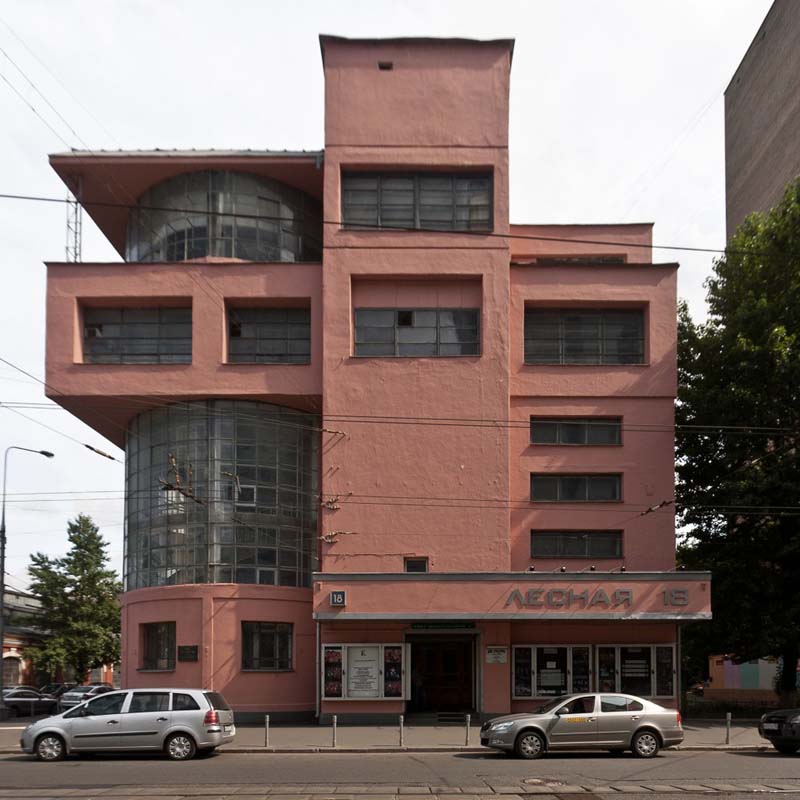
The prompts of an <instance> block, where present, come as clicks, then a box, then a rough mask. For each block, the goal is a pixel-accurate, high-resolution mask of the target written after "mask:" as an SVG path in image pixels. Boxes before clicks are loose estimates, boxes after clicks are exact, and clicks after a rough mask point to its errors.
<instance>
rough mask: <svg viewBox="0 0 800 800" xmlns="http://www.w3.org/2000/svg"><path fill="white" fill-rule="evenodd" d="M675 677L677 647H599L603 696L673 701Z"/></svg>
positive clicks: (600, 682) (600, 685)
mask: <svg viewBox="0 0 800 800" xmlns="http://www.w3.org/2000/svg"><path fill="white" fill-rule="evenodd" d="M675 674H676V667H675V647H674V645H671V644H666V645H660V644H656V645H619V646H614V645H599V646H598V647H597V688H598V690H599V691H601V692H625V693H626V694H635V695H639V696H641V697H673V696H674V695H675Z"/></svg>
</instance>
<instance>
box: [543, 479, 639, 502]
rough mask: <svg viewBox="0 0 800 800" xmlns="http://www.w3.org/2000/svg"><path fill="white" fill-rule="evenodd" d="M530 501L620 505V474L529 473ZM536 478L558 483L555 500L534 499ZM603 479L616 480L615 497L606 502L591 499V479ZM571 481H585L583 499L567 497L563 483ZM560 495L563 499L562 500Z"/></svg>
mask: <svg viewBox="0 0 800 800" xmlns="http://www.w3.org/2000/svg"><path fill="white" fill-rule="evenodd" d="M530 476H531V478H530V500H531V503H622V502H623V500H622V473H621V472H587V473H572V472H553V473H548V472H531V474H530ZM536 478H541V479H556V480H557V481H558V483H557V484H556V497H555V498H548V499H535V498H534V492H533V482H534V480H535V479H536ZM603 478H616V480H617V485H616V497H615V498H613V499H606V500H598V499H592V498H591V496H590V495H591V492H590V481H591V480H592V479H603ZM571 479H585V480H586V491H585V493H584V494H585V499H575V498H573V497H567V496H566V494H567V492H566V491H565V483H564V482H565V481H567V480H571ZM562 495H564V496H563V498H562Z"/></svg>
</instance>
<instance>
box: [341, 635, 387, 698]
mask: <svg viewBox="0 0 800 800" xmlns="http://www.w3.org/2000/svg"><path fill="white" fill-rule="evenodd" d="M380 651H381V648H380V645H359V646H357V647H348V648H347V696H348V697H352V698H354V699H355V698H361V699H365V698H377V697H380V696H381V682H380V667H379V663H380V662H379V658H380Z"/></svg>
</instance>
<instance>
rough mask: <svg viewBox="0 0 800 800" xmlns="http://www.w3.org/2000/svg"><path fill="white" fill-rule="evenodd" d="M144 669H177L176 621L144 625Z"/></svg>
mask: <svg viewBox="0 0 800 800" xmlns="http://www.w3.org/2000/svg"><path fill="white" fill-rule="evenodd" d="M142 669H175V623H174V622H149V623H147V624H146V625H142Z"/></svg>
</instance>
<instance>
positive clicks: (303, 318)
mask: <svg viewBox="0 0 800 800" xmlns="http://www.w3.org/2000/svg"><path fill="white" fill-rule="evenodd" d="M259 314H261V315H263V316H262V318H260V319H259V318H257V317H258V315H259ZM281 316H283V317H284V319H278V317H281ZM248 317H251V318H250V319H248ZM273 318H274V319H273ZM227 324H228V353H227V361H226V363H228V364H288V365H296V364H310V363H311V308H310V306H293V307H291V308H289V307H286V308H283V307H274V306H230V307H228V309H227ZM280 326H283V331H282V333H283V335H282V336H278V335H267V334H277V333H281V331H279V330H276V329H278V328H279V327H280ZM300 328H305V333H306V334H307V335H306V336H298V335H296V334H298V333H301V331H299V330H297V329H300ZM267 329H272V330H267ZM245 330H247V333H248V334H253V333H254V334H255V335H247V336H243V335H242V333H243V331H245ZM245 342H248V343H249V342H252V343H253V345H252V347H253V350H254V352H253V353H248V352H245V350H246V349H247V348H246V347H241V345H242V344H243V343H245ZM268 342H273V343H274V342H279V343H281V344H283V345H284V348H283V349H284V352H283V353H268V352H259V350H265V349H267V343H268ZM298 342H303V343H307V348H306V347H304V348H302V349H303V350H306V349H307V351H308V352H307V353H291V352H290V350H291V349H292V345H293V344H294V345H295V346H296V344H297V343H298ZM234 343H236V344H237V345H239V346H237V347H232V345H234ZM239 349H241V350H242V352H234V351H235V350H239Z"/></svg>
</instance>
